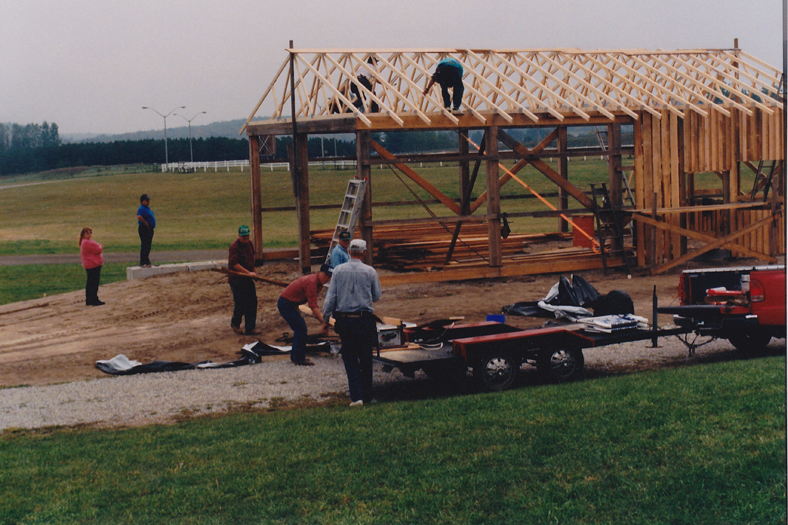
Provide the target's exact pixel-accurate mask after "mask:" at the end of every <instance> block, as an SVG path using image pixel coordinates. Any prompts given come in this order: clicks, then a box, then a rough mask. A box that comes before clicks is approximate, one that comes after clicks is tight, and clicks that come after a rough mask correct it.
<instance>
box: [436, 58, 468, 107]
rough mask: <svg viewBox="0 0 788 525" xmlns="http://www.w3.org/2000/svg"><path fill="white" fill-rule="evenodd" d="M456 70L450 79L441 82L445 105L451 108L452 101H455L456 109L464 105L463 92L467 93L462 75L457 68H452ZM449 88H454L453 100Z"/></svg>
mask: <svg viewBox="0 0 788 525" xmlns="http://www.w3.org/2000/svg"><path fill="white" fill-rule="evenodd" d="M450 69H451V70H452V72H454V73H453V74H452V75H451V77H450V78H449V79H448V81H445V82H441V83H440V85H441V95H443V107H445V108H446V109H449V107H450V106H451V103H452V102H454V109H460V106H462V94H463V93H465V86H463V84H462V75H461V74H460V72H459V71H458V70H456V68H450ZM449 88H452V91H453V92H454V93H453V95H454V96H453V100H452V97H451V96H449Z"/></svg>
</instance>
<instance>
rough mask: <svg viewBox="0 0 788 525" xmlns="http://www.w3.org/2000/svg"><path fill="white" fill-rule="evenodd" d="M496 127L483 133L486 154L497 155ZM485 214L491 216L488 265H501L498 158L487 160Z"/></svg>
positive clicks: (488, 228) (488, 230)
mask: <svg viewBox="0 0 788 525" xmlns="http://www.w3.org/2000/svg"><path fill="white" fill-rule="evenodd" d="M496 131H497V128H496V127H495V126H491V127H490V128H489V129H488V130H487V133H486V134H485V136H484V138H485V146H484V150H485V151H486V152H487V155H488V156H491V157H497V156H498V134H497V133H496ZM486 169H487V215H488V216H493V217H494V218H492V219H490V220H489V221H488V222H487V235H488V239H489V246H490V266H501V265H502V264H503V260H502V258H501V220H500V219H499V218H498V216H499V215H500V213H501V199H500V194H499V185H498V159H497V158H494V159H492V160H488V161H487V165H486Z"/></svg>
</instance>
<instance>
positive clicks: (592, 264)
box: [380, 255, 624, 286]
mask: <svg viewBox="0 0 788 525" xmlns="http://www.w3.org/2000/svg"><path fill="white" fill-rule="evenodd" d="M607 265H608V266H623V265H624V262H623V261H622V260H621V259H620V258H608V260H607ZM600 269H602V261H601V259H600V258H599V257H596V256H593V255H592V256H589V255H585V256H583V257H582V258H577V259H562V258H554V259H551V260H545V261H542V262H538V263H535V262H533V261H529V260H525V261H523V262H519V263H507V264H504V265H503V266H500V267H492V266H478V267H474V268H457V269H445V270H440V271H435V272H418V273H414V272H408V273H404V274H393V275H381V276H380V284H381V286H396V285H400V284H415V283H437V282H446V281H466V280H470V279H497V278H503V277H516V276H521V275H540V274H554V273H566V272H578V271H581V270H600Z"/></svg>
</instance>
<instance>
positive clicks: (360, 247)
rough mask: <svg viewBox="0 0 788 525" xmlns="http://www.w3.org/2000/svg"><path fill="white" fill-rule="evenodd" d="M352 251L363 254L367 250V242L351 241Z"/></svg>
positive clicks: (360, 240)
mask: <svg viewBox="0 0 788 525" xmlns="http://www.w3.org/2000/svg"><path fill="white" fill-rule="evenodd" d="M350 249H351V250H353V251H357V252H363V251H365V250H366V249H367V241H365V240H362V239H353V240H352V241H350Z"/></svg>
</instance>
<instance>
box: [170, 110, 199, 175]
mask: <svg viewBox="0 0 788 525" xmlns="http://www.w3.org/2000/svg"><path fill="white" fill-rule="evenodd" d="M203 113H205V111H200V112H199V113H197V115H202V114H203ZM176 115H178V116H179V117H181V118H182V119H183V120H185V121H186V122H188V123H189V158H190V161H191V163H192V164H194V151H192V120H194V119H196V118H197V115H194V116H193V117H192V118H190V119H187V118H186V117H184V116H183V115H180V114H178V113H176Z"/></svg>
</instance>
